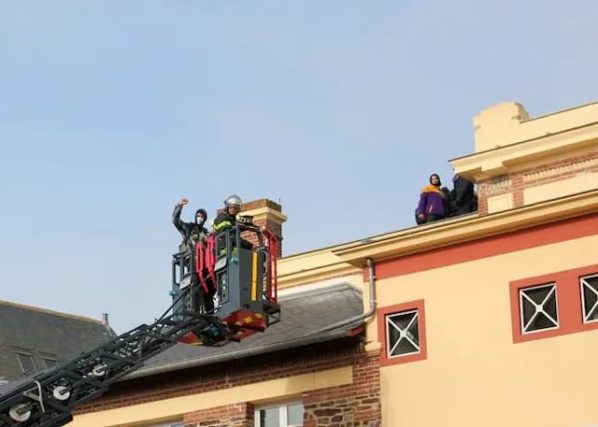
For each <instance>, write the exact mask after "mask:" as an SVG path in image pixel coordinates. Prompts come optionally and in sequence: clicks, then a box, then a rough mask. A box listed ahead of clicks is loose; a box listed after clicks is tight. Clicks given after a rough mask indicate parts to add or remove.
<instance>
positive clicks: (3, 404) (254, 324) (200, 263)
mask: <svg viewBox="0 0 598 427" xmlns="http://www.w3.org/2000/svg"><path fill="white" fill-rule="evenodd" d="M249 240H252V241H254V242H256V243H254V244H252V243H250V242H249ZM277 251H278V241H277V239H276V237H275V236H274V235H273V234H271V233H270V232H269V231H268V230H264V229H263V228H261V227H257V226H255V225H253V223H252V221H251V218H250V217H243V220H242V221H241V222H238V223H237V224H236V225H235V226H233V227H231V228H229V229H226V230H224V231H222V232H220V233H218V234H211V235H210V236H209V238H208V240H207V242H204V243H199V244H197V245H196V246H195V248H194V250H192V251H182V252H180V253H177V254H174V255H173V262H172V291H171V294H172V296H173V303H172V305H171V306H170V308H168V309H167V310H166V311H165V312H164V314H163V315H162V316H161V317H160V318H158V319H157V320H156V321H155V322H154V323H152V324H151V325H146V324H142V325H140V326H138V327H136V328H134V329H132V330H130V331H129V332H126V333H124V334H122V335H119V336H117V337H116V338H114V339H112V340H111V341H109V342H107V343H106V344H104V345H101V346H99V347H97V348H95V349H93V350H91V351H88V352H86V353H82V354H81V355H80V356H78V357H76V358H75V359H73V360H71V361H69V362H66V363H64V364H62V365H59V366H57V367H55V368H53V369H51V370H47V371H44V372H41V373H39V374H37V375H35V376H33V377H31V378H27V379H26V380H24V381H23V382H22V383H20V384H19V385H17V386H15V387H14V389H12V390H10V391H9V392H8V393H7V394H6V395H2V396H0V427H16V426H19V427H55V426H62V425H65V424H67V423H69V422H70V421H71V420H72V419H73V417H72V414H71V412H72V410H73V408H74V407H75V406H77V405H80V404H82V403H84V402H88V401H90V400H92V399H95V398H97V397H99V396H101V395H102V394H103V393H105V392H106V391H107V390H108V388H109V386H110V385H111V384H113V383H114V382H116V381H118V380H119V379H121V378H123V377H124V376H126V375H127V374H130V373H131V372H133V371H135V370H136V369H138V368H140V367H141V366H142V365H143V362H144V361H146V360H148V359H150V358H151V357H153V356H155V355H156V354H158V353H161V352H163V351H165V350H166V349H168V348H170V347H172V346H173V345H175V344H176V343H178V342H182V343H188V344H193V345H204V346H222V345H226V344H227V343H229V342H230V341H240V340H242V339H243V338H246V337H248V336H249V335H252V334H254V333H256V332H258V331H261V332H263V331H265V330H266V329H267V328H268V326H270V325H271V324H273V323H275V322H277V321H279V320H280V306H279V304H278V302H277V300H278V299H277V294H276V290H277V280H276V261H277ZM206 298H213V304H205V301H206ZM206 307H208V309H206ZM17 384H18V383H17Z"/></svg>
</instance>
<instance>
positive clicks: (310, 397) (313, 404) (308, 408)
mask: <svg viewBox="0 0 598 427" xmlns="http://www.w3.org/2000/svg"><path fill="white" fill-rule="evenodd" d="M302 399H303V405H304V407H305V414H304V425H305V426H306V427H335V426H336V427H340V426H351V427H362V426H363V427H377V426H380V424H381V422H382V413H381V407H380V365H379V355H378V354H370V355H368V356H366V357H363V358H361V359H360V360H359V361H357V363H355V364H354V365H353V383H352V384H350V385H345V386H339V387H330V388H326V389H321V390H316V391H313V392H310V393H305V394H304V395H303V396H302Z"/></svg>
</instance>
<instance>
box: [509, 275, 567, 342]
mask: <svg viewBox="0 0 598 427" xmlns="http://www.w3.org/2000/svg"><path fill="white" fill-rule="evenodd" d="M519 306H520V309H521V332H522V333H524V334H526V333H531V332H537V331H544V330H547V329H555V328H558V327H559V317H558V309H557V294H556V283H550V284H547V285H540V286H533V287H529V288H524V289H519Z"/></svg>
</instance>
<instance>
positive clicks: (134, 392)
mask: <svg viewBox="0 0 598 427" xmlns="http://www.w3.org/2000/svg"><path fill="white" fill-rule="evenodd" d="M378 360H379V358H378V354H375V355H373V354H367V353H365V352H364V349H363V345H362V343H361V338H360V337H348V338H343V339H340V340H335V341H331V342H328V343H321V344H314V345H310V346H305V347H300V348H296V349H292V350H285V351H280V352H276V353H271V354H266V355H262V356H254V357H250V358H245V359H239V360H233V361H230V362H228V363H219V364H213V365H208V366H200V367H196V368H190V369H185V370H180V371H174V372H170V373H163V374H159V375H154V376H151V377H145V378H138V379H134V380H130V381H123V382H120V383H117V384H115V385H113V386H112V387H111V389H110V390H109V392H108V393H107V394H106V395H104V396H102V397H100V398H99V399H96V400H94V401H92V402H90V403H88V404H85V405H82V406H80V407H78V408H76V410H75V411H74V413H75V414H82V413H88V412H95V411H100V410H107V409H114V408H119V407H125V406H130V405H135V404H139V403H148V402H154V401H158V400H162V399H168V398H173V397H178V396H185V395H190V394H197V393H204V392H208V391H214V390H226V389H230V388H233V387H237V386H241V385H244V384H252V383H256V382H261V381H266V380H272V379H277V378H284V377H288V376H292V375H300V374H305V373H310V372H318V371H322V370H326V369H334V368H339V367H343V366H347V365H352V366H353V384H351V385H347V386H341V387H331V388H326V389H321V390H317V391H315V392H311V393H305V394H304V396H302V400H303V402H304V406H305V409H306V413H305V420H306V421H305V422H306V424H305V425H314V426H331V427H332V426H334V425H335V423H338V420H339V419H341V420H343V421H342V422H343V423H344V424H338V425H339V426H340V425H343V426H355V427H357V426H376V425H379V422H380V376H379V364H378ZM284 398H285V396H281V399H283V400H284ZM253 411H254V408H253V406H252V405H251V402H242V403H239V404H235V405H226V406H222V407H217V408H209V409H206V410H202V411H197V412H193V413H188V414H184V415H183V421H184V422H185V425H186V427H199V426H202V427H217V426H218V427H219V426H224V425H230V426H234V427H241V426H243V427H244V426H253ZM339 416H340V418H339ZM314 423H315V424H314ZM376 423H378V424H376Z"/></svg>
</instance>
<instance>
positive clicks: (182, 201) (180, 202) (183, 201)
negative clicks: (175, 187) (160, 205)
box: [179, 197, 189, 206]
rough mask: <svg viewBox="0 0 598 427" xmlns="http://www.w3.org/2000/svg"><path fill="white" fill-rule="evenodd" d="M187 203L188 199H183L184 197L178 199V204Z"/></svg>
mask: <svg viewBox="0 0 598 427" xmlns="http://www.w3.org/2000/svg"><path fill="white" fill-rule="evenodd" d="M187 203H189V200H188V199H185V198H184V197H183V198H182V199H181V200H180V201H179V205H183V206H184V205H186V204H187Z"/></svg>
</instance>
